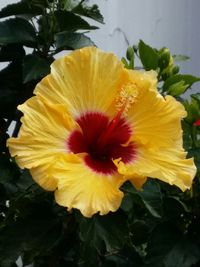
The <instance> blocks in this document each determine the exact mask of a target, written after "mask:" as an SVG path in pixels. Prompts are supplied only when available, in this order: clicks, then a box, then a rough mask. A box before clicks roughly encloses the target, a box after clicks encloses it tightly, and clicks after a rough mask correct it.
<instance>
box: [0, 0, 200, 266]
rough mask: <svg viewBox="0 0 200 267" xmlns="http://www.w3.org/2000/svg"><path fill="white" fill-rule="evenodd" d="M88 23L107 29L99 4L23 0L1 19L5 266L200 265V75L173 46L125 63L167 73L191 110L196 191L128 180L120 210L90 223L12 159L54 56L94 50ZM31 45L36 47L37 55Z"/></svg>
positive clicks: (1, 242)
mask: <svg viewBox="0 0 200 267" xmlns="http://www.w3.org/2000/svg"><path fill="white" fill-rule="evenodd" d="M11 15H14V16H15V15H16V16H18V17H14V18H13V17H12V18H9V17H10V16H11ZM84 17H88V18H91V19H93V20H95V21H98V22H101V23H103V17H102V15H101V14H100V12H99V9H98V7H97V6H96V5H93V6H88V5H86V1H84V0H83V1H69V0H68V1H67V0H59V1H58V0H55V1H53V0H51V1H50V0H49V1H47V0H42V1H41V0H22V1H20V2H19V3H16V4H11V5H8V6H7V7H5V8H3V9H2V10H1V11H0V18H6V20H5V21H1V22H0V62H8V63H6V64H7V66H6V67H5V68H4V69H3V70H1V71H0V84H1V87H0V170H1V172H0V173H1V174H0V267H16V266H17V265H16V264H15V262H16V260H17V258H18V257H19V256H21V258H22V261H23V266H26V265H28V264H30V263H33V266H34V267H63V266H71V267H90V266H91V267H93V266H95V267H102V266H103V267H107V266H108V267H110V266H111V267H132V266H134V267H199V266H200V227H199V226H200V190H199V188H200V172H199V170H200V152H199V151H200V138H199V137H200V127H198V126H194V122H195V121H196V120H197V119H199V118H200V94H199V93H197V94H193V95H192V98H191V100H189V101H186V100H184V99H182V98H181V95H182V93H183V92H184V91H186V90H187V89H188V88H190V87H191V86H192V84H193V83H195V82H198V81H199V78H198V77H194V76H192V75H182V74H177V73H178V72H179V68H178V67H177V66H176V65H174V63H173V59H172V55H171V54H170V51H169V49H167V48H161V49H160V50H157V49H155V48H152V47H150V46H149V45H147V44H145V43H144V42H143V41H140V42H139V46H138V47H137V46H134V47H129V48H128V50H127V53H126V58H123V60H122V61H123V63H124V64H125V66H126V67H127V68H129V69H132V68H134V58H135V56H139V57H140V59H141V63H142V67H143V68H144V69H146V70H150V69H154V70H155V71H157V73H158V79H159V90H160V92H161V93H162V94H163V95H165V94H166V93H168V94H171V95H173V96H176V97H177V96H178V97H179V98H178V100H180V101H181V102H182V103H183V104H184V106H185V108H186V110H187V112H188V116H187V117H186V118H185V119H184V120H183V122H182V126H183V144H184V148H185V149H186V150H187V151H188V156H189V157H191V156H192V157H194V160H195V163H196V165H197V168H198V171H197V175H196V177H195V181H194V183H193V186H192V189H191V190H190V191H189V190H188V191H187V192H185V193H183V192H181V191H180V190H179V189H177V188H175V187H172V186H169V185H167V184H164V183H162V182H160V181H157V180H155V179H149V180H148V182H147V183H146V184H145V186H144V189H143V191H137V190H136V189H135V188H133V186H132V185H131V184H130V183H126V184H124V185H123V187H122V188H121V189H122V190H123V192H124V195H125V196H124V198H123V201H122V204H121V207H120V209H119V210H118V211H117V212H115V213H110V214H108V215H106V216H100V215H98V214H97V215H95V216H93V217H92V218H91V219H87V218H84V217H83V216H82V215H81V214H80V213H79V212H78V211H76V210H73V211H71V212H68V211H67V210H66V209H65V208H62V207H60V206H58V205H57V204H56V203H55V201H54V195H53V193H52V192H46V191H44V190H43V189H41V188H40V187H39V186H37V185H36V184H35V182H34V181H33V180H32V178H31V175H30V174H29V172H28V171H26V170H20V169H19V168H18V167H17V165H16V164H15V162H14V159H11V158H10V155H9V153H8V149H7V147H6V140H7V138H8V128H9V126H10V124H11V123H12V122H15V129H14V130H13V133H12V134H13V136H16V135H17V133H18V130H19V127H20V117H21V114H20V113H19V112H18V111H17V109H16V107H17V105H19V104H21V103H23V102H24V101H25V100H26V99H28V98H29V97H30V96H32V94H33V90H34V88H35V85H36V83H37V82H38V81H39V80H40V79H41V78H43V77H44V76H45V75H46V74H48V73H49V71H50V64H51V62H52V61H53V60H54V55H55V54H56V53H58V52H60V51H62V50H63V49H65V50H66V49H69V50H73V49H77V48H81V47H84V46H89V45H94V44H93V42H92V41H91V40H90V39H89V38H88V37H87V36H86V35H85V32H84V33H83V32H82V31H81V32H80V31H79V30H92V29H96V27H94V26H92V25H90V24H89V23H88V22H87V21H86V20H85V19H84ZM26 47H30V48H31V49H32V50H31V51H30V50H28V51H30V52H29V53H27V52H25V51H27V50H26ZM173 58H174V59H181V60H182V59H187V58H186V57H182V56H178V57H174V56H173Z"/></svg>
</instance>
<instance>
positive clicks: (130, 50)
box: [126, 46, 134, 60]
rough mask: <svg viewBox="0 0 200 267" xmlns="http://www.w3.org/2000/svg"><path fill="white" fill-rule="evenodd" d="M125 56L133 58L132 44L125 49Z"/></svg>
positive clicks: (129, 58)
mask: <svg viewBox="0 0 200 267" xmlns="http://www.w3.org/2000/svg"><path fill="white" fill-rule="evenodd" d="M126 58H127V59H128V60H132V59H133V58H134V50H133V47H132V46H129V47H128V48H127V50H126Z"/></svg>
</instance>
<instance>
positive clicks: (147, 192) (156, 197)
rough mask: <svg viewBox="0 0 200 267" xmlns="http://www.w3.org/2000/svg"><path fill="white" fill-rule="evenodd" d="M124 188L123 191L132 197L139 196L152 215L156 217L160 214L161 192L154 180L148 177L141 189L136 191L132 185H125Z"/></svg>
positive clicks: (161, 211)
mask: <svg viewBox="0 0 200 267" xmlns="http://www.w3.org/2000/svg"><path fill="white" fill-rule="evenodd" d="M124 188H125V192H129V193H130V194H132V195H133V198H134V197H139V198H140V200H141V201H142V203H143V204H144V206H145V207H146V209H147V210H148V211H149V212H150V214H151V215H152V216H154V217H157V218H160V217H161V216H162V213H163V210H162V204H163V200H162V193H161V190H160V185H159V184H158V183H157V181H156V180H153V179H148V181H147V182H146V183H145V185H144V186H143V190H142V191H137V190H136V189H135V188H134V187H133V186H132V185H131V186H129V185H125V187H124Z"/></svg>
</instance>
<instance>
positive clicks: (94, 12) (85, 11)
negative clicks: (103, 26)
mask: <svg viewBox="0 0 200 267" xmlns="http://www.w3.org/2000/svg"><path fill="white" fill-rule="evenodd" d="M72 12H74V13H76V14H79V15H81V16H85V17H88V18H91V19H93V20H96V21H98V22H100V23H104V21H103V16H102V15H101V13H100V11H99V8H98V6H97V5H93V6H91V7H89V6H86V5H83V4H82V2H81V3H79V4H78V5H77V6H76V7H74V8H73V9H72Z"/></svg>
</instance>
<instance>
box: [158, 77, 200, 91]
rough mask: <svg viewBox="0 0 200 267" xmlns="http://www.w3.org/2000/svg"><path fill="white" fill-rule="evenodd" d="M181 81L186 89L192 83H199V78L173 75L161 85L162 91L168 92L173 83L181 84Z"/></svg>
mask: <svg viewBox="0 0 200 267" xmlns="http://www.w3.org/2000/svg"><path fill="white" fill-rule="evenodd" d="M181 81H183V82H184V85H187V88H189V87H191V86H192V85H193V84H194V83H196V82H199V81H200V78H199V77H195V76H192V75H190V74H184V75H182V74H177V75H174V76H171V77H169V78H168V79H167V80H166V81H165V83H164V85H163V89H164V90H165V91H168V90H169V88H170V86H171V85H173V84H175V83H178V82H181Z"/></svg>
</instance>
